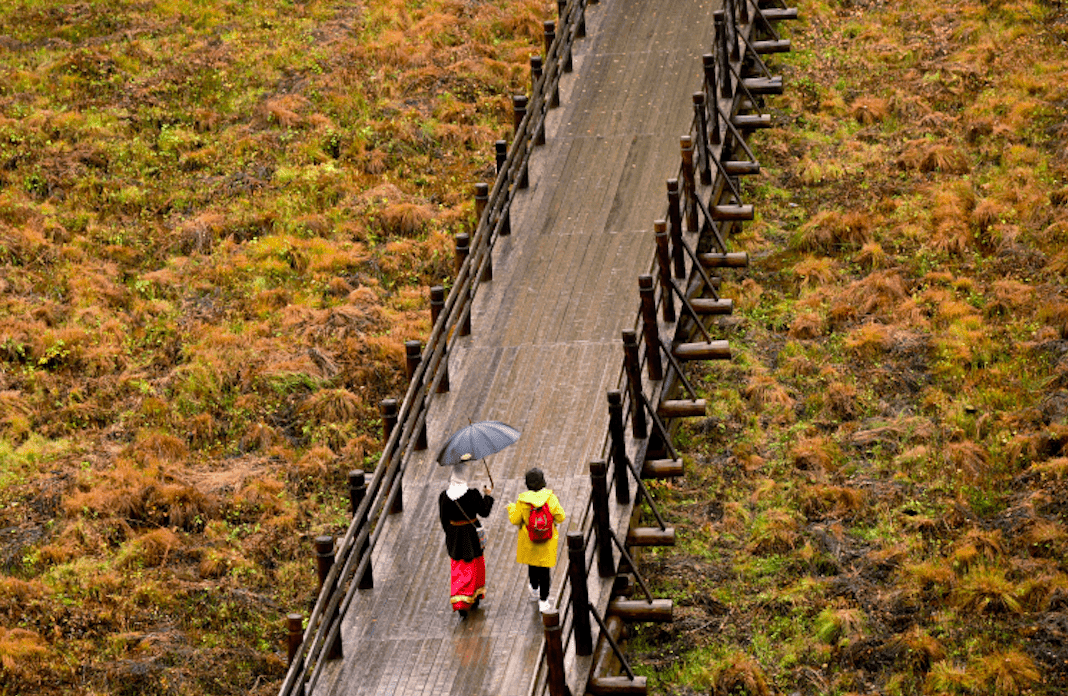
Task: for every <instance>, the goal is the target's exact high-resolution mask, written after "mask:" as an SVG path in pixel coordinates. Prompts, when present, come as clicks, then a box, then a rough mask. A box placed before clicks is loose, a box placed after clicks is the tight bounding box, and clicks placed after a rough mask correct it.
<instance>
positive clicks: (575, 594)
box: [567, 532, 593, 657]
mask: <svg viewBox="0 0 1068 696" xmlns="http://www.w3.org/2000/svg"><path fill="white" fill-rule="evenodd" d="M567 558H568V565H567V573H568V579H569V580H570V581H571V616H572V619H571V631H572V635H574V636H575V654H576V655H580V656H583V657H585V656H587V655H592V654H593V633H592V632H591V631H590V590H589V587H588V586H587V585H586V538H585V537H584V536H582V532H568V533H567Z"/></svg>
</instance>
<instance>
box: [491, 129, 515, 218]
mask: <svg viewBox="0 0 1068 696" xmlns="http://www.w3.org/2000/svg"><path fill="white" fill-rule="evenodd" d="M493 149H494V151H495V154H496V158H497V176H498V177H499V176H500V174H501V170H502V169H504V164H505V162H507V161H508V142H507V141H505V140H498V141H497V142H495V143H494V144H493ZM504 196H505V198H509V196H508V192H507V189H504ZM510 209H511V206H510V205H505V206H504V208H503V210H502V211H501V236H502V237H503V236H505V235H509V234H511V233H512V220H511V216H510V215H509V210H510Z"/></svg>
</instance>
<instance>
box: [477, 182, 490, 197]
mask: <svg viewBox="0 0 1068 696" xmlns="http://www.w3.org/2000/svg"><path fill="white" fill-rule="evenodd" d="M475 195H476V196H486V195H489V184H487V183H486V182H484V181H480V182H478V183H477V184H475Z"/></svg>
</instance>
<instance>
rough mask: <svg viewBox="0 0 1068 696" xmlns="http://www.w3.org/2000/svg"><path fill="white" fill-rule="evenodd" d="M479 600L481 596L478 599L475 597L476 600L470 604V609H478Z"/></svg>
mask: <svg viewBox="0 0 1068 696" xmlns="http://www.w3.org/2000/svg"><path fill="white" fill-rule="evenodd" d="M481 601H482V598H481V597H479V598H478V599H476V600H475V603H474V604H472V605H471V608H472V609H478V605H479V603H480V602H481Z"/></svg>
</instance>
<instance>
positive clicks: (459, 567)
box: [438, 454, 493, 619]
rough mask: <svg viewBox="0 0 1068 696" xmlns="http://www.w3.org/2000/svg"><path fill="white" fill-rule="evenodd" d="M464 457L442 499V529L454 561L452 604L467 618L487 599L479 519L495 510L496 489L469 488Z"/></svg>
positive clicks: (450, 478) (455, 609) (464, 456)
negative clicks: (480, 490) (479, 489)
mask: <svg viewBox="0 0 1068 696" xmlns="http://www.w3.org/2000/svg"><path fill="white" fill-rule="evenodd" d="M470 459H471V455H470V454H464V455H462V457H461V459H460V461H459V462H458V463H456V464H454V465H453V466H452V472H451V473H450V475H449V486H448V488H446V489H445V490H444V491H442V492H441V494H440V495H439V496H438V513H439V516H440V518H441V528H442V529H443V530H444V531H445V550H446V552H447V553H448V554H449V558H450V559H451V567H450V573H449V579H450V582H449V595H450V597H449V603H450V604H452V609H453V611H455V612H457V613H458V614H459V615H460V618H461V619H463V618H466V617H467V612H468V611H469V610H471V609H475V608H477V607H478V604H479V602H480V601H481V600H482V598H483V597H485V596H486V559H485V557H484V556H483V555H482V554H483V551H484V548H483V542H482V540H481V537H480V529H481V527H482V523H481V522H479V521H478V518H479V517H488V516H489V514H490V510H492V509H493V495H492V493H493V489H492V488H491V487H490V486H486V487H485V488H483V490H482V492H479V491H478V490H476V489H474V488H470V487H469V486H468V485H467V462H468V461H469V460H470Z"/></svg>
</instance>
